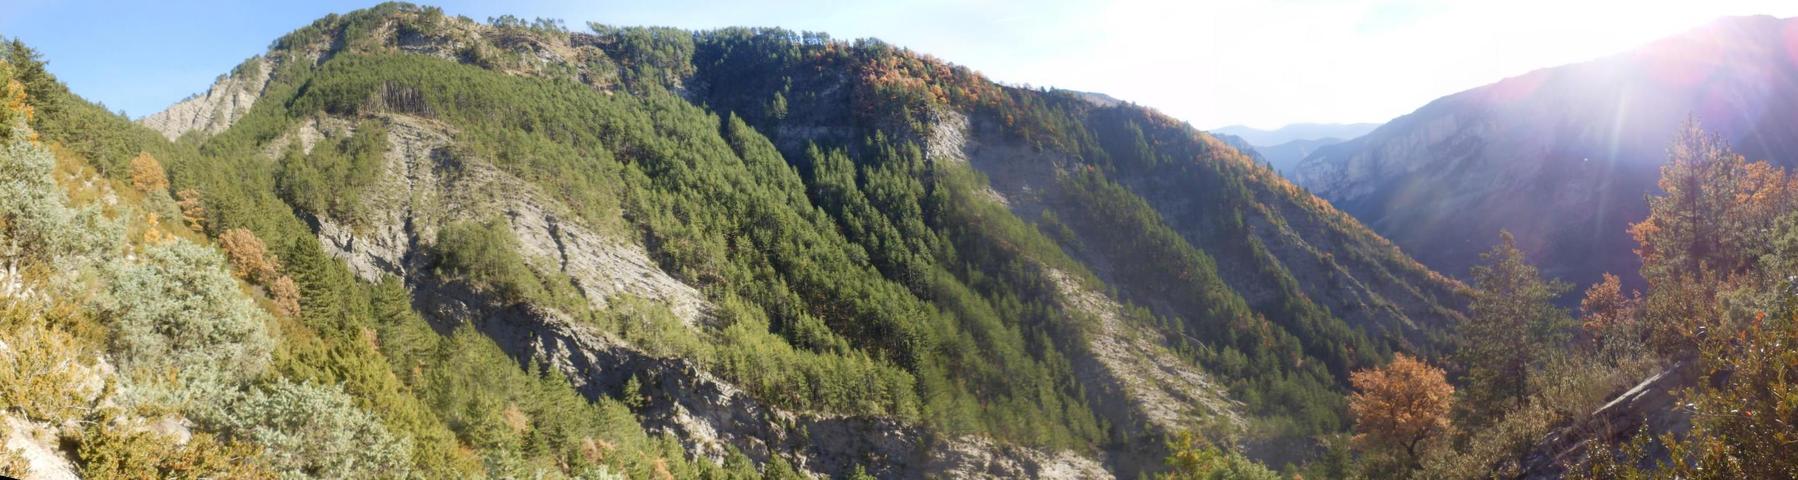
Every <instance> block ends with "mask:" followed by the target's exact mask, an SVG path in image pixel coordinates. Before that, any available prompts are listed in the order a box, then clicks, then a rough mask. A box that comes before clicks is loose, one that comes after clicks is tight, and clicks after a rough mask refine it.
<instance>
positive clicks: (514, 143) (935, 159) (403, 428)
mask: <svg viewBox="0 0 1798 480" xmlns="http://www.w3.org/2000/svg"><path fill="white" fill-rule="evenodd" d="M589 29H590V30H591V32H590V33H588V32H573V31H570V30H568V29H566V28H564V27H563V26H562V25H561V24H560V23H557V22H554V21H547V20H538V21H529V22H527V21H522V20H518V19H514V18H510V17H505V18H499V19H494V20H491V21H489V22H486V23H478V22H474V21H471V20H468V19H465V18H458V17H450V16H445V15H443V14H442V13H441V11H440V10H438V9H435V8H430V7H417V6H412V5H405V4H385V5H382V6H379V7H375V8H372V9H368V10H362V11H357V12H352V13H349V14H345V15H333V16H329V17H326V18H324V19H321V20H319V21H317V22H315V23H313V24H311V25H309V26H307V27H304V28H301V29H299V30H297V31H295V32H293V33H291V34H288V35H286V36H284V37H282V38H280V39H278V40H276V41H275V42H274V43H273V44H272V45H271V48H270V50H269V51H268V53H267V54H265V55H261V56H258V57H256V58H252V59H249V60H247V61H246V62H244V63H243V64H242V65H241V66H239V67H238V68H236V69H235V70H234V71H233V72H231V73H230V74H229V75H227V76H226V77H224V78H223V79H221V81H220V82H219V83H218V84H216V85H214V86H213V88H212V90H210V91H208V92H206V93H204V94H202V95H197V96H195V97H193V98H190V99H188V100H186V101H184V102H182V103H180V104H177V105H175V106H173V107H171V108H170V109H169V110H167V111H165V112H162V113H159V114H156V115H152V116H150V117H148V118H146V119H145V120H144V121H143V122H142V123H143V125H141V126H140V125H136V124H132V123H131V122H128V121H127V120H126V119H123V118H120V117H118V116H116V115H113V114H110V113H107V112H106V111H104V109H102V108H100V107H98V106H95V105H92V104H89V103H87V102H85V101H83V100H81V99H80V98H79V97H77V96H75V95H73V94H72V93H70V92H68V91H67V89H66V88H65V87H63V86H62V85H60V84H59V83H57V82H56V81H55V79H54V78H53V77H51V76H50V75H49V74H48V73H46V72H45V71H44V70H43V67H42V64H41V63H40V60H39V59H38V58H37V57H36V56H35V54H33V53H31V52H30V51H29V49H28V48H26V47H24V46H23V45H20V44H18V43H16V42H15V43H14V44H13V45H12V48H11V51H10V52H9V53H8V54H7V56H6V57H5V60H6V62H7V65H9V66H8V67H7V70H8V72H7V73H8V76H9V78H10V80H12V81H15V82H14V83H11V84H12V85H15V86H16V88H12V87H9V88H11V89H10V90H9V92H14V91H16V93H17V95H16V100H15V101H13V102H12V103H10V104H9V105H8V106H7V108H8V109H9V110H8V112H10V113H9V115H11V116H9V117H8V122H10V124H12V128H11V130H9V135H8V136H7V137H6V140H7V142H9V143H8V145H9V147H8V148H9V150H7V152H6V154H7V155H8V156H9V158H8V167H7V168H17V169H16V170H13V171H8V172H6V174H7V175H8V177H7V181H8V182H9V183H7V184H6V185H7V187H6V188H9V189H12V190H11V191H9V192H8V196H5V197H4V198H7V199H11V200H9V201H12V202H14V203H10V204H6V206H7V208H9V210H8V212H7V214H8V215H10V216H9V217H7V218H8V219H9V220H8V221H7V222H6V223H5V224H4V225H5V227H6V230H5V234H6V235H7V238H8V239H9V240H11V241H13V242H14V243H16V244H19V245H23V247H21V249H14V250H11V251H9V252H8V253H7V255H8V256H7V258H8V261H9V262H12V263H11V265H15V266H16V268H14V269H11V270H8V271H16V272H18V273H15V274H11V275H13V283H12V285H16V286H15V287H12V288H13V289H12V290H9V292H11V293H9V295H8V296H7V300H6V301H7V302H9V303H8V305H12V306H13V307H12V308H11V310H8V312H9V313H8V316H7V321H8V322H9V323H8V324H7V325H6V329H7V331H6V334H7V335H25V336H47V337H45V338H53V339H57V340H56V342H60V343H28V344H31V345H40V344H41V345H45V346H46V347H45V349H44V350H42V351H39V350H31V351H19V353H12V352H14V351H12V350H6V351H5V352H7V353H6V355H8V356H7V357H6V359H7V360H8V361H15V362H40V363H34V364H33V365H51V366H45V367H41V368H49V369H52V370H55V371H57V372H61V373H58V374H59V375H66V376H68V377H70V378H73V379H76V380H81V381H87V382H100V383H105V384H106V385H111V386H110V387H107V388H104V389H98V390H94V391H90V390H93V389H88V390H82V389H85V388H87V387H70V388H76V390H67V393H66V394H65V397H66V400H67V401H66V402H62V403H52V405H53V406H55V409H53V410H43V409H38V408H37V407H30V406H21V407H16V408H12V409H9V410H8V412H9V413H8V414H7V415H8V418H7V425H8V428H10V429H11V430H9V431H8V436H7V445H9V448H13V447H11V446H12V445H14V444H15V443H17V444H19V445H22V447H19V448H22V449H24V450H20V451H28V453H27V454H26V455H25V456H24V458H23V460H22V461H23V462H24V463H25V464H26V465H29V468H30V469H31V471H33V472H38V471H41V470H39V469H40V468H48V469H58V470H57V471H67V472H75V473H79V474H82V475H83V476H85V477H105V476H107V475H108V474H110V473H119V472H137V471H157V472H164V473H165V474H167V475H172V476H184V475H191V476H218V475H224V476H232V477H236V476H266V475H280V476H317V477H327V478H341V477H366V476H377V477H378V476H390V475H391V476H418V477H426V478H448V477H457V478H460V477H479V476H492V477H521V476H551V477H561V476H568V477H581V478H605V477H608V476H614V475H622V476H628V477H631V478H669V477H676V478H691V477H707V478H737V477H752V476H762V477H776V478H784V477H791V476H798V475H829V476H833V477H843V476H860V475H872V476H875V477H882V478H919V477H936V476H946V477H1021V476H1028V477H1057V478H1093V477H1107V476H1119V477H1136V476H1138V475H1141V474H1149V473H1154V472H1159V471H1162V470H1164V469H1166V468H1169V467H1168V466H1167V465H1166V464H1164V458H1176V459H1178V458H1191V457H1190V455H1200V456H1201V457H1202V458H1206V459H1211V460H1207V461H1218V462H1227V463H1229V464H1231V465H1234V467H1232V468H1240V469H1242V471H1247V472H1263V473H1266V470H1265V469H1264V468H1262V467H1259V466H1256V465H1254V464H1252V463H1249V461H1248V460H1247V459H1246V458H1245V457H1244V456H1243V453H1235V452H1244V453H1246V454H1247V455H1248V457H1252V458H1254V459H1257V460H1261V461H1263V462H1266V463H1269V464H1272V465H1274V466H1276V467H1283V468H1295V469H1313V470H1315V469H1321V468H1325V467H1326V464H1327V463H1328V462H1325V461H1323V459H1325V458H1326V457H1328V458H1338V459H1341V458H1343V457H1341V454H1342V452H1344V451H1346V450H1345V449H1346V448H1347V445H1346V442H1345V441H1344V439H1345V438H1346V437H1345V436H1344V435H1341V434H1343V433H1345V432H1347V431H1348V428H1349V417H1348V415H1349V411H1348V408H1347V400H1346V394H1347V392H1348V390H1349V383H1350V382H1349V376H1350V372H1353V371H1356V370H1361V369H1366V368H1371V367H1375V366H1378V365H1382V364H1384V363H1386V362H1387V360H1388V359H1389V358H1390V357H1391V356H1392V354H1393V352H1398V351H1403V352H1411V353H1413V354H1417V355H1426V356H1437V355H1441V354H1445V353H1446V352H1448V351H1450V350H1451V345H1449V344H1448V343H1447V342H1445V341H1444V338H1445V337H1444V336H1445V335H1446V333H1447V332H1448V331H1450V328H1451V327H1452V326H1453V325H1456V324H1458V323H1460V320H1461V319H1462V318H1463V316H1464V312H1465V311H1466V308H1467V307H1468V305H1469V301H1470V295H1471V294H1470V292H1469V290H1468V289H1467V287H1465V286H1463V285H1461V284H1460V283H1458V282H1455V281H1453V280H1449V279H1447V278H1444V277H1442V276H1439V275H1436V274H1434V273H1433V272H1431V271H1429V270H1427V269H1425V268H1424V267H1422V266H1421V265H1420V264H1418V263H1417V262H1414V261H1412V260H1411V259H1409V258H1408V257H1406V256H1405V255H1404V254H1403V253H1402V252H1400V251H1399V250H1398V249H1397V248H1396V247H1394V246H1393V245H1391V244H1389V243H1388V242H1386V241H1385V240H1383V239H1381V238H1380V237H1378V236H1376V235H1374V234H1373V233H1372V232H1371V231H1369V230H1367V229H1366V228H1364V227H1362V226H1361V225H1360V224H1358V223H1356V222H1355V221H1354V220H1353V219H1352V218H1350V217H1349V216H1347V215H1345V214H1343V213H1341V212H1338V211H1336V210H1335V209H1334V208H1332V207H1331V206H1330V205H1329V204H1328V203H1326V202H1324V201H1322V200H1320V199H1318V198H1316V197H1313V196H1311V195H1310V194H1307V193H1305V192H1304V191H1303V190H1301V189H1299V188H1297V187H1295V186H1294V185H1292V184H1290V183H1288V182H1286V181H1285V180H1283V179H1281V178H1280V177H1279V176H1278V175H1277V174H1275V173H1274V172H1273V171H1271V170H1269V169H1268V168H1266V167H1265V166H1264V165H1262V164H1260V163H1259V162H1256V161H1253V160H1251V159H1250V158H1249V157H1246V156H1244V155H1243V154H1241V153H1240V152H1238V151H1236V150H1235V149H1233V148H1231V147H1229V146H1227V145H1225V144H1223V143H1222V142H1220V141H1218V140H1216V139H1215V138H1212V137H1210V136H1208V135H1205V134H1203V133H1201V132H1198V131H1196V130H1194V129H1192V128H1190V127H1189V126H1187V125H1185V124H1183V123H1180V122H1178V121H1175V120H1173V119H1171V118H1168V117H1166V116H1164V115H1161V114H1159V113H1156V112H1154V111H1152V110H1149V109H1146V108H1143V107H1140V106H1135V105H1129V104H1120V103H1114V102H1094V101H1092V100H1091V98H1092V97H1091V96H1090V95H1082V94H1076V93H1072V92H1061V91H1048V90H1034V89H1021V88H1015V87H1009V86H1004V85H999V84H996V83H993V82H991V81H989V80H986V79H985V78H983V77H981V76H979V75H978V74H976V73H974V72H973V71H971V70H968V69H966V68H963V67H959V66H952V65H949V64H946V63H944V62H942V61H940V60H936V59H934V58H931V57H929V56H928V55H923V54H919V53H915V52H911V51H908V50H904V49H901V48H898V47H894V46H891V45H887V44H884V43H881V42H878V41H873V40H860V41H853V42H850V41H841V40H834V39H831V38H829V37H827V36H825V35H823V34H816V33H795V32H788V31H784V30H778V29H726V30H717V31H704V32H689V31H682V30H674V29H664V28H637V27H631V28H619V27H610V26H603V25H590V26H589ZM20 112H22V113H20ZM15 166H17V167H15ZM67 212H76V213H67ZM19 292H27V293H19ZM30 292H41V293H30ZM152 299H166V300H167V302H160V303H159V302H152V301H151V300H152ZM30 302H37V303H30ZM145 305H153V306H154V307H153V308H152V307H146V306H145ZM15 338H37V337H9V338H7V345H19V344H21V343H19V342H16V341H14V340H13V339H15ZM140 344H141V345H140ZM71 362H73V363H71ZM68 365H76V366H79V367H80V369H74V370H71V369H70V368H73V367H68ZM90 366H92V367H91V368H90ZM175 366H179V367H180V368H178V369H177V368H172V367H175ZM34 368H39V367H34ZM56 369H61V370H56ZM49 385H86V384H84V383H80V382H54V383H50V384H49ZM46 388H48V387H46ZM64 390H66V388H65V389H59V390H57V391H59V392H61V391H64ZM96 392H97V393H96ZM6 398H7V399H8V401H9V402H22V400H19V398H21V397H15V396H8V397H6ZM55 398H64V397H55ZM15 405H31V404H23V403H18V404H15ZM310 418H317V419H323V420H321V422H322V423H310V422H305V421H300V420H299V419H310ZM67 425H81V426H83V427H79V428H75V427H68V426H67ZM71 428H75V430H71ZM1182 432H1192V433H1197V434H1198V435H1197V436H1187V437H1182V438H1184V439H1185V440H1182V441H1175V442H1166V441H1165V440H1166V439H1167V438H1169V437H1170V436H1172V435H1175V434H1178V433H1182ZM49 437H55V438H49ZM201 438H204V439H205V440H204V441H201V440H196V439H201ZM1214 445H1215V446H1214ZM1191 449H1197V450H1191ZM15 450H18V449H15ZM1331 452H1334V453H1331ZM1170 453H1178V454H1182V455H1187V456H1182V455H1173V456H1172V457H1170V456H1169V454H1170ZM221 459H232V461H225V460H221ZM1178 463H1179V462H1176V464H1178ZM1339 463H1340V462H1338V466H1340V465H1339ZM227 467H228V468H230V469H241V470H223V469H226V468H227ZM1176 467H1178V465H1176ZM1307 471H1309V470H1307ZM1268 474H1269V475H1271V473H1268Z"/></svg>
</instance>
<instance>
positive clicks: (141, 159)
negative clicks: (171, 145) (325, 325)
mask: <svg viewBox="0 0 1798 480" xmlns="http://www.w3.org/2000/svg"><path fill="white" fill-rule="evenodd" d="M131 186H132V187H133V188H136V189H138V190H139V191H142V192H145V193H149V192H157V191H163V190H168V188H169V177H168V176H167V175H164V174H163V172H162V162H158V161H156V157H153V156H150V154H149V153H148V152H143V153H138V154H137V157H135V158H132V159H131Z"/></svg>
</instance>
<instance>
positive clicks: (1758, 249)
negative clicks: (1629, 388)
mask: <svg viewBox="0 0 1798 480" xmlns="http://www.w3.org/2000/svg"><path fill="white" fill-rule="evenodd" d="M1793 180H1794V179H1793V178H1789V177H1788V176H1787V175H1786V173H1785V172H1784V171H1783V170H1781V169H1779V168H1777V167H1774V166H1772V165H1769V164H1767V163H1766V162H1749V161H1747V159H1745V158H1743V157H1742V156H1741V155H1739V154H1736V153H1735V152H1734V151H1731V150H1730V148H1729V145H1728V143H1727V142H1725V141H1724V140H1723V139H1722V138H1721V137H1719V136H1717V135H1716V134H1713V133H1710V132H1706V131H1705V130H1704V129H1703V128H1702V127H1700V126H1699V125H1698V124H1697V123H1696V122H1692V121H1688V122H1687V123H1686V125H1685V126H1684V127H1683V128H1682V130H1681V132H1680V134H1679V137H1678V138H1677V139H1676V140H1675V141H1674V143H1673V146H1672V147H1670V148H1669V149H1668V162H1667V164H1666V165H1663V166H1662V167H1661V179H1660V187H1661V190H1662V192H1663V193H1662V194H1661V195H1656V196H1651V197H1649V199H1648V210H1649V214H1648V218H1646V219H1644V220H1643V221H1642V222H1641V223H1637V224H1635V225H1631V226H1630V234H1631V235H1632V236H1634V237H1635V239H1636V242H1637V243H1638V244H1639V246H1638V248H1637V250H1636V252H1637V254H1639V255H1640V256H1641V257H1642V277H1643V278H1644V279H1646V280H1647V281H1648V285H1649V294H1648V296H1647V297H1646V298H1644V300H1643V305H1642V317H1643V320H1644V321H1645V322H1646V323H1647V328H1648V330H1649V332H1650V336H1651V337H1652V340H1653V343H1654V345H1655V346H1656V347H1657V348H1659V349H1660V350H1661V352H1662V353H1663V354H1667V355H1683V354H1687V353H1691V352H1693V351H1695V350H1696V349H1697V348H1698V343H1699V342H1701V341H1702V339H1703V338H1704V337H1707V336H1712V335H1711V334H1712V333H1713V332H1721V331H1733V330H1737V329H1739V328H1740V326H1741V325H1740V323H1741V322H1742V321H1743V319H1741V318H1734V317H1732V315H1730V312H1728V311H1727V309H1726V308H1724V307H1723V306H1722V305H1720V304H1719V300H1718V294H1719V293H1720V292H1724V291H1727V290H1731V289H1734V288H1736V287H1737V286H1738V285H1739V284H1740V283H1741V281H1742V280H1743V279H1744V278H1743V274H1744V273H1746V272H1748V271H1749V270H1750V269H1752V268H1753V267H1754V266H1755V264H1756V262H1758V261H1760V259H1761V258H1762V256H1763V255H1765V254H1766V253H1768V248H1769V245H1770V244H1771V243H1772V242H1771V241H1770V239H1769V238H1768V237H1769V236H1770V235H1771V232H1772V231H1774V227H1775V223H1776V220H1777V219H1778V218H1779V217H1780V215H1782V214H1784V213H1786V212H1790V211H1793V209H1794V208H1795V207H1798V195H1795V194H1794V191H1798V188H1794V185H1793ZM1735 317H1739V315H1737V316H1735ZM1717 338H1728V335H1722V336H1718V337H1717Z"/></svg>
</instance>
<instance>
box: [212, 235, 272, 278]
mask: <svg viewBox="0 0 1798 480" xmlns="http://www.w3.org/2000/svg"><path fill="white" fill-rule="evenodd" d="M219 246H220V247H222V248H224V249H225V256H226V257H229V258H230V260H231V268H232V269H233V270H236V271H237V273H238V275H241V276H243V278H246V279H249V280H250V281H252V282H256V283H263V284H267V283H269V282H272V281H274V280H275V276H276V275H277V274H278V271H279V270H280V269H281V263H280V262H279V261H278V260H276V259H274V258H273V257H270V256H269V255H268V247H267V246H265V245H263V243H262V239H261V238H257V237H256V234H255V233H251V232H250V231H249V230H245V229H242V228H233V229H230V230H226V231H225V233H221V234H219Z"/></svg>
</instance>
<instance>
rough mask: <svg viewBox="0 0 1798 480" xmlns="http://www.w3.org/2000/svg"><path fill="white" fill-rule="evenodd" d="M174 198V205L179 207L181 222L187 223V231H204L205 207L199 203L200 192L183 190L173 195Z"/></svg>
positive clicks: (189, 189)
mask: <svg viewBox="0 0 1798 480" xmlns="http://www.w3.org/2000/svg"><path fill="white" fill-rule="evenodd" d="M175 198H176V202H175V204H176V205H177V206H180V207H181V220H182V221H184V222H186V223H187V229H188V230H193V231H195V232H200V231H204V227H205V226H206V225H205V221H206V206H205V205H203V204H201V203H200V192H197V191H194V189H191V188H188V189H183V190H181V191H180V192H176V193H175Z"/></svg>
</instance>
